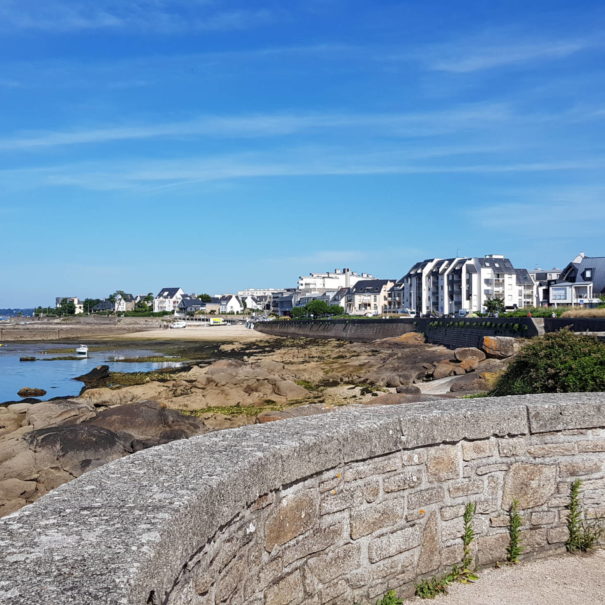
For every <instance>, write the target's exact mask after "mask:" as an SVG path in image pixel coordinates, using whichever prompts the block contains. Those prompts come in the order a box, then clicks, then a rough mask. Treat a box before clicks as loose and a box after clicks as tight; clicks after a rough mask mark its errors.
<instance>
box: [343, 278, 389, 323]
mask: <svg viewBox="0 0 605 605" xmlns="http://www.w3.org/2000/svg"><path fill="white" fill-rule="evenodd" d="M394 284H395V281H394V280H390V279H366V280H360V281H358V282H357V283H356V284H355V285H354V286H353V287H351V288H349V290H348V292H347V293H346V295H345V311H346V312H347V313H348V314H349V315H381V314H382V313H386V312H387V311H388V309H389V291H390V289H391V288H392V287H393V285H394ZM335 304H336V303H335Z"/></svg>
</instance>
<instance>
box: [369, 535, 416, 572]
mask: <svg viewBox="0 0 605 605" xmlns="http://www.w3.org/2000/svg"><path fill="white" fill-rule="evenodd" d="M419 545H420V527H418V526H412V527H406V528H405V529H402V530H399V531H396V532H394V533H392V534H387V535H386V536H382V537H380V538H375V539H374V540H372V541H371V542H370V544H369V545H368V557H369V559H370V562H372V563H376V562H377V561H382V559H387V558H388V557H394V556H395V555H397V554H399V553H402V552H405V551H406V550H411V549H412V548H415V547H416V546H419Z"/></svg>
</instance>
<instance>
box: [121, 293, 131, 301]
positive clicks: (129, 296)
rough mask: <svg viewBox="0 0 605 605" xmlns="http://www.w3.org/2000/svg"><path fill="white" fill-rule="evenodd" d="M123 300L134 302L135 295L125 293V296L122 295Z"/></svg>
mask: <svg viewBox="0 0 605 605" xmlns="http://www.w3.org/2000/svg"><path fill="white" fill-rule="evenodd" d="M122 300H123V301H124V302H134V296H133V295H132V294H124V296H122Z"/></svg>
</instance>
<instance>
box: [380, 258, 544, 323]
mask: <svg viewBox="0 0 605 605" xmlns="http://www.w3.org/2000/svg"><path fill="white" fill-rule="evenodd" d="M518 271H520V272H519V273H518ZM492 298H501V299H502V300H504V304H505V306H506V307H508V308H515V307H518V308H522V307H526V306H533V305H534V304H535V285H534V284H533V280H532V279H531V277H530V275H529V273H528V272H527V271H524V270H517V269H515V268H514V267H513V265H512V263H511V262H510V260H508V259H507V258H505V257H504V256H502V255H500V254H488V255H486V256H484V257H482V258H481V257H472V258H468V257H467V258H462V257H461V258H447V259H441V258H433V259H427V260H424V261H422V262H419V263H416V264H415V265H414V266H413V267H412V268H411V269H410V270H409V271H408V273H407V274H406V275H405V276H404V277H402V278H401V280H399V281H398V282H397V285H396V286H395V288H394V289H393V294H392V297H391V303H390V306H391V308H392V309H394V308H395V307H396V306H397V305H398V304H400V305H401V306H400V307H399V309H400V310H402V309H410V310H412V311H416V312H417V313H422V314H426V313H431V312H436V313H442V314H444V315H448V314H450V313H456V312H458V311H460V310H464V311H467V312H473V311H485V308H486V304H487V301H488V300H490V299H492ZM401 303H403V304H401Z"/></svg>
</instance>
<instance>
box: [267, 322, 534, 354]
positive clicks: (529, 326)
mask: <svg viewBox="0 0 605 605" xmlns="http://www.w3.org/2000/svg"><path fill="white" fill-rule="evenodd" d="M255 329H256V330H258V331H259V332H263V333H266V334H274V335H275V336H303V337H307V338H341V339H343V340H353V341H362V342H363V341H372V340H378V339H380V338H389V337H393V336H401V335H402V334H405V333H407V332H413V331H417V332H422V333H424V335H425V336H426V339H427V342H430V343H433V344H441V345H445V346H447V347H451V348H456V347H481V343H482V341H483V337H484V336H513V337H522V338H532V337H534V336H537V335H538V328H537V326H536V323H535V321H534V320H533V319H532V318H529V317H515V318H495V317H485V318H468V319H461V318H447V317H446V318H442V319H428V318H418V319H334V320H325V321H324V320H320V321H311V320H295V321H269V322H260V323H257V324H256V325H255Z"/></svg>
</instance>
